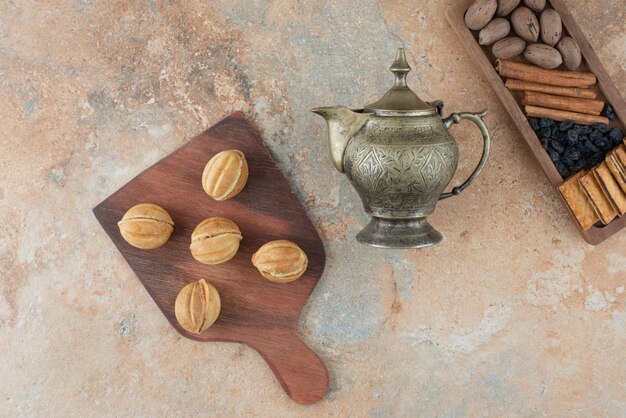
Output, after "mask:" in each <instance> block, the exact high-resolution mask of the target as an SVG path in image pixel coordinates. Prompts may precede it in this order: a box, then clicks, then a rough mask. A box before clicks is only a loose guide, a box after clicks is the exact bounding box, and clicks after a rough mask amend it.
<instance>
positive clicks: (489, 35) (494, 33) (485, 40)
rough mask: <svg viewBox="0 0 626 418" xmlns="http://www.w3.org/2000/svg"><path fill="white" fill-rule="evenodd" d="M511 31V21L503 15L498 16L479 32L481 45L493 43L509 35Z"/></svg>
mask: <svg viewBox="0 0 626 418" xmlns="http://www.w3.org/2000/svg"><path fill="white" fill-rule="evenodd" d="M509 32H511V24H510V23H509V21H508V20H506V19H505V18H503V17H498V18H496V19H493V20H492V21H491V22H489V23H487V26H485V27H484V28H482V29H481V31H480V33H479V34H478V43H479V44H480V45H491V44H492V43H494V42H497V41H499V40H500V39H502V38H504V37H505V36H507V35H508V34H509Z"/></svg>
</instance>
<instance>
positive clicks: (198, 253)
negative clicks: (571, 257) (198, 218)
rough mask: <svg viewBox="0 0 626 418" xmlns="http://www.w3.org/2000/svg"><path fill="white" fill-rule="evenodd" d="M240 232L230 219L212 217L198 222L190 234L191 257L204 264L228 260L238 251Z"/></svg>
mask: <svg viewBox="0 0 626 418" xmlns="http://www.w3.org/2000/svg"><path fill="white" fill-rule="evenodd" d="M242 238H243V237H242V235H241V231H240V230H239V227H238V226H237V224H236V223H234V222H233V221H231V220H230V219H226V218H220V217H213V218H208V219H205V220H204V221H202V222H200V224H198V226H196V229H194V230H193V233H192V234H191V245H189V249H190V250H191V255H192V256H193V258H195V259H196V260H198V261H199V262H201V263H204V264H220V263H223V262H225V261H228V260H230V259H231V258H233V257H234V256H235V254H237V251H238V250H239V242H240V241H241V239H242Z"/></svg>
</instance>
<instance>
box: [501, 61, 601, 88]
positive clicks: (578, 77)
mask: <svg viewBox="0 0 626 418" xmlns="http://www.w3.org/2000/svg"><path fill="white" fill-rule="evenodd" d="M496 70H497V71H498V72H499V73H500V75H501V76H502V77H507V78H515V79H517V80H524V81H530V82H533V83H541V84H549V85H551V86H562V87H589V86H592V85H594V84H596V75H595V74H593V73H586V72H581V71H559V70H546V69H544V68H541V67H537V66H535V65H529V64H523V63H521V62H514V61H509V60H497V61H496Z"/></svg>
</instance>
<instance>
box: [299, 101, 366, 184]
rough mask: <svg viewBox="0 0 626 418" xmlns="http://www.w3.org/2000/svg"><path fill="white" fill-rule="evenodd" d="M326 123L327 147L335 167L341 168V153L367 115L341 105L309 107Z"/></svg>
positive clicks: (341, 170)
mask: <svg viewBox="0 0 626 418" xmlns="http://www.w3.org/2000/svg"><path fill="white" fill-rule="evenodd" d="M311 112H313V113H316V114H318V115H320V116H321V117H323V118H324V119H326V123H328V149H329V151H330V156H331V158H332V160H333V164H334V165H335V168H336V169H337V170H339V171H340V172H341V173H343V172H344V170H343V154H344V152H345V150H346V146H347V145H348V142H350V139H351V138H352V137H353V136H354V134H356V133H357V132H358V131H359V130H360V129H361V128H362V127H363V125H365V123H366V122H367V121H368V119H369V115H368V114H366V113H362V112H360V111H355V110H351V109H348V108H347V107H343V106H333V107H316V108H315V109H311Z"/></svg>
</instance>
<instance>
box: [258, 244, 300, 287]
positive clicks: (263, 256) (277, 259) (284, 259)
mask: <svg viewBox="0 0 626 418" xmlns="http://www.w3.org/2000/svg"><path fill="white" fill-rule="evenodd" d="M308 263H309V260H308V258H307V256H306V254H305V253H304V251H302V249H301V248H300V247H298V245H297V244H295V243H293V242H291V241H287V240H282V239H281V240H276V241H270V242H268V243H267V244H264V245H263V246H262V247H261V248H259V249H258V250H257V252H256V253H254V255H253V256H252V264H253V265H254V266H255V267H256V268H257V269H258V270H259V272H260V273H261V275H262V276H263V277H265V278H266V279H267V280H269V281H271V282H276V283H288V282H292V281H294V280H296V279H298V278H300V276H302V274H304V272H305V271H306V268H307V265H308Z"/></svg>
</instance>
